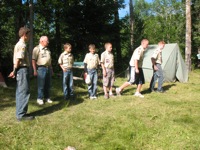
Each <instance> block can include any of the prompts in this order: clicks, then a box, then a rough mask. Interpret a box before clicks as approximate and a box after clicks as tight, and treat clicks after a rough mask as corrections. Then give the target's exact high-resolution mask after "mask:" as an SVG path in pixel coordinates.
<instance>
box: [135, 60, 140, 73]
mask: <svg viewBox="0 0 200 150" xmlns="http://www.w3.org/2000/svg"><path fill="white" fill-rule="evenodd" d="M134 65H135V72H136V73H139V69H138V60H136V59H135V60H134Z"/></svg>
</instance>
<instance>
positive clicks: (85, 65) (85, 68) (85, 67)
mask: <svg viewBox="0 0 200 150" xmlns="http://www.w3.org/2000/svg"><path fill="white" fill-rule="evenodd" d="M84 72H85V73H88V71H87V63H84Z"/></svg>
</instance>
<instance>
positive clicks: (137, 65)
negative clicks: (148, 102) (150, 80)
mask: <svg viewBox="0 0 200 150" xmlns="http://www.w3.org/2000/svg"><path fill="white" fill-rule="evenodd" d="M148 44H149V41H148V40H147V39H143V40H142V41H141V45H140V46H139V47H138V48H136V49H135V51H134V52H133V55H132V57H131V60H130V62H129V65H130V69H129V73H130V75H129V77H130V78H129V80H128V81H127V82H125V83H124V84H122V85H121V86H120V87H119V88H116V93H117V95H121V93H122V91H123V90H124V88H126V87H128V86H130V85H132V84H136V85H137V89H136V92H135V94H134V96H137V97H141V98H143V97H144V96H143V95H142V94H141V93H140V91H141V88H142V85H143V84H144V83H145V80H144V74H143V70H142V64H143V58H144V51H145V49H146V48H147V47H148Z"/></svg>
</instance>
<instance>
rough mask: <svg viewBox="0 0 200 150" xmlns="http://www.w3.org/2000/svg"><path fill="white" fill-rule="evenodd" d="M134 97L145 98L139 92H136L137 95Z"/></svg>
mask: <svg viewBox="0 0 200 150" xmlns="http://www.w3.org/2000/svg"><path fill="white" fill-rule="evenodd" d="M134 96H136V97H140V98H144V95H142V94H141V93H138V92H136V93H135V94H134Z"/></svg>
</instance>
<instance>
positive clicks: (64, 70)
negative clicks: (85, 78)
mask: <svg viewBox="0 0 200 150" xmlns="http://www.w3.org/2000/svg"><path fill="white" fill-rule="evenodd" d="M60 68H61V69H62V70H63V72H66V71H67V69H66V68H65V67H64V66H63V64H60Z"/></svg>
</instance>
